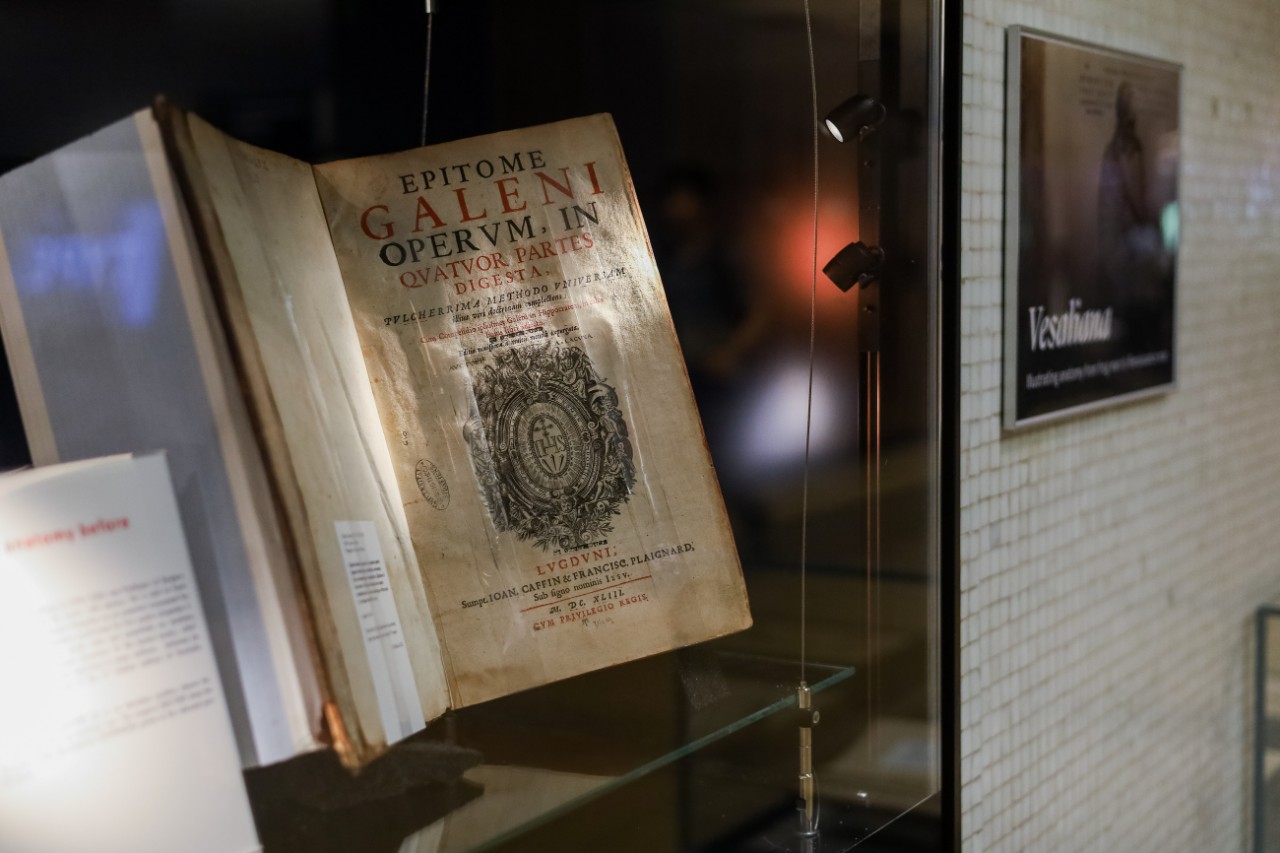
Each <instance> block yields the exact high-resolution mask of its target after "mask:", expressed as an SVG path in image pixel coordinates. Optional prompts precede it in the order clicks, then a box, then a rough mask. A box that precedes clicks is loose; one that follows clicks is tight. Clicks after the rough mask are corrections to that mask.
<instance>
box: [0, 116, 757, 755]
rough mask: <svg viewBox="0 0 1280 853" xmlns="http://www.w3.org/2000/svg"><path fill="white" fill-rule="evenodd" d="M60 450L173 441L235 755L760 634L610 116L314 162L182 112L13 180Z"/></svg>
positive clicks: (273, 751)
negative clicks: (753, 625)
mask: <svg viewBox="0 0 1280 853" xmlns="http://www.w3.org/2000/svg"><path fill="white" fill-rule="evenodd" d="M0 329H2V330H3V334H4V339H5V345H6V349H7V352H8V355H9V360H10V364H11V365H12V367H13V372H14V380H15V385H16V387H17V388H18V394H19V400H20V404H21V407H22V413H23V421H24V424H25V427H26V430H27V434H28V440H29V442H30V444H31V447H32V453H33V456H34V457H35V459H36V461H37V463H47V462H54V461H60V460H69V459H79V458H85V457H88V456H96V455H102V454H105V453H112V452H121V451H145V450H154V449H165V450H167V451H168V452H169V454H170V464H171V467H172V470H173V476H174V479H175V483H176V486H177V490H178V494H179V501H180V505H181V508H182V512H183V520H184V525H185V527H186V529H187V537H188V540H189V542H190V546H191V549H192V555H193V561H194V562H195V565H196V569H197V575H198V579H199V583H200V586H201V596H202V599H203V600H204V602H205V604H206V609H207V610H208V612H209V621H210V631H211V637H212V641H213V643H214V646H215V649H216V651H217V652H218V661H219V666H220V669H221V674H222V677H223V681H224V684H225V685H226V691H227V694H228V701H229V704H230V706H231V711H232V716H233V720H234V722H235V724H236V729H237V734H238V736H239V743H240V747H241V752H242V758H243V760H244V761H245V763H246V764H254V763H267V762H271V761H275V760H279V759H282V758H287V757H289V756H290V755H293V754H295V753H297V752H299V751H303V750H307V749H312V748H315V747H316V746H317V745H318V744H322V743H332V744H333V745H334V746H335V747H336V748H337V749H338V750H339V752H340V754H341V755H342V757H343V760H344V761H345V762H347V763H348V764H349V765H353V766H356V765H359V764H362V763H365V762H367V761H368V760H370V759H371V758H373V757H374V756H376V755H377V754H379V753H380V752H381V751H383V750H385V748H386V746H387V745H388V744H389V743H392V742H394V741H396V740H399V739H401V738H403V737H406V736H407V735H409V734H411V733H413V732H414V731H417V730H419V729H421V728H422V727H423V726H424V725H425V723H426V722H428V721H430V720H432V719H433V718H435V717H437V716H439V715H440V714H442V713H443V712H444V711H445V710H446V709H448V708H450V707H461V706H465V705H470V704H473V703H476V702H482V701H484V700H486V699H490V698H493V697H497V696H501V695H504V694H507V693H511V692H514V691H518V690H523V689H526V688H529V687H533V686H536V685H539V684H543V683H546V682H549V681H553V680H556V679H561V678H566V677H569V676H572V675H575V674H578V673H582V672H586V671H588V670H592V669H596V668H600V667H604V666H609V665H613V664H617V663H621V662H624V661H628V660H632V659H635V658H637V657H641V656H644V655H650V654H654V653H657V652H661V651H664V650H668V649H672V648H676V647H679V646H682V645H687V644H690V643H694V642H698V641H701V640H705V639H708V638H711V637H715V636H719V635H722V634H725V633H728V632H731V631H735V630H739V629H742V628H745V627H746V626H747V625H749V624H750V616H749V613H748V610H747V602H746V595H745V590H744V586H743V583H742V577H741V570H740V567H739V564H738V559H737V556H736V552H735V550H734V547H733V541H732V537H731V534H730V531H729V525H728V523H727V519H726V516H725V512H724V506H723V502H722V500H721V497H720V494H719V489H718V486H717V483H716V479H715V475H714V472H713V470H712V467H711V463H710V459H709V457H708V455H707V451H706V447H705V444H704V442H703V439H702V433H701V427H700V424H699V421H698V416H697V412H696V409H695V407H694V404H693V398H692V395H691V393H690V390H689V384H688V380H687V377H686V375H685V371H684V366H683V362H682V361H681V358H680V353H679V348H678V345H677V342H676V339H675V334H674V331H673V328H672V325H671V321H670V316H669V314H668V311H667V307H666V302H665V300H664V297H663V294H662V288H661V285H660V283H659V280H658V275H657V271H656V269H655V267H654V262H653V256H652V253H651V251H650V248H649V244H648V240H647V237H646V234H645V231H644V226H643V223H642V222H641V219H640V213H639V209H638V208H637V206H636V202H635V196H634V192H633V188H632V185H631V181H630V178H629V176H628V173H627V169H626V164H625V161H624V159H623V156H622V151H621V147H620V145H619V142H618V139H617V135H616V132H615V131H614V128H613V124H612V121H611V120H610V119H609V117H608V116H603V115H600V116H592V117H588V118H582V119H575V120H571V121H565V122H559V123H555V124H549V125H543V126H540V127H535V128H530V129H527V130H520V131H511V132H506V133H498V134H493V135H490V136H485V137H479V138H476V139H470V140H464V141H459V142H453V143H447V144H443V145H436V146H432V147H429V148H423V149H419V150H415V151H408V152H403V153H399V154H390V155H386V156H380V157H370V158H366V159H359V160H349V161H345V162H337V163H330V164H326V165H323V166H317V167H312V166H310V165H307V164H305V163H301V162H298V161H295V160H292V159H290V158H288V157H284V156H281V155H278V154H273V153H271V152H268V151H263V150H261V149H258V148H254V147H252V146H249V145H245V144H243V143H240V142H237V141H235V140H233V139H230V138H228V137H226V136H225V135H223V134H221V133H219V132H218V131H216V130H214V129H213V128H212V127H210V126H209V125H207V124H206V123H204V122H202V121H201V120H199V119H198V118H196V117H194V116H191V115H188V114H184V113H181V112H179V111H177V110H174V109H172V108H167V107H165V106H163V105H162V106H160V107H157V108H156V110H154V111H152V110H149V111H143V112H140V113H138V114H137V115H135V116H133V117H132V118H131V119H127V120H125V121H122V122H120V123H117V124H115V125H112V126H110V127H108V128H106V129H104V130H102V131H100V132H99V133H97V134H95V135H93V136H91V137H88V138H86V139H84V140H81V141H79V142H77V143H75V144H73V145H70V146H68V147H67V148H65V149H62V150H61V151H59V152H56V153H54V154H52V155H50V156H48V157H46V158H44V159H42V160H39V161H37V162H36V163H33V164H31V165H29V166H27V167H24V168H22V169H19V170H17V171H16V172H13V173H11V174H10V175H7V176H5V177H4V178H0Z"/></svg>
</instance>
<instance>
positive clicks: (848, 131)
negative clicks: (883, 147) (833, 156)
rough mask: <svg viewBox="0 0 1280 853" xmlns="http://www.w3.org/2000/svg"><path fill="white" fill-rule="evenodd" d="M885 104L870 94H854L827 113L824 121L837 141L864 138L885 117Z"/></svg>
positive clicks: (828, 130)
mask: <svg viewBox="0 0 1280 853" xmlns="http://www.w3.org/2000/svg"><path fill="white" fill-rule="evenodd" d="M885 112H886V111H885V108H884V104H882V103H880V102H879V101H877V100H876V99H875V98H872V97H870V96H869V95H854V96H853V97H851V98H848V99H846V100H844V101H843V102H841V103H840V105H839V106H837V107H836V108H835V109H834V110H832V111H831V112H829V113H827V117H826V119H825V120H824V123H825V124H826V126H827V132H828V133H830V134H831V135H832V136H834V137H835V139H836V142H844V141H845V140H847V139H854V138H857V139H862V138H863V137H864V136H866V135H867V134H868V133H870V132H871V131H873V130H875V129H876V128H877V127H878V126H879V125H880V122H882V121H884V117H885Z"/></svg>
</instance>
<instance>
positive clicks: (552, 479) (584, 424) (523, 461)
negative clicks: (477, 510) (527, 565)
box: [464, 342, 636, 551]
mask: <svg viewBox="0 0 1280 853" xmlns="http://www.w3.org/2000/svg"><path fill="white" fill-rule="evenodd" d="M473 383H474V384H473V393H474V401H475V402H474V405H475V409H474V410H473V412H472V417H471V420H470V421H469V422H468V423H467V426H466V429H465V430H464V435H465V437H466V440H467V444H468V445H469V447H470V448H471V462H472V465H473V466H474V468H475V472H476V478H477V480H478V482H479V483H480V491H481V494H482V496H483V497H484V502H485V506H486V507H487V508H488V510H489V517H490V518H492V519H493V523H494V526H496V527H497V528H498V530H500V531H503V532H507V531H514V532H515V533H516V535H517V536H519V537H520V538H521V539H525V540H529V539H532V540H533V541H534V542H536V543H537V544H538V546H539V547H541V548H542V549H543V550H544V551H547V550H553V549H558V550H561V551H572V550H577V549H580V548H586V547H589V546H590V545H593V544H600V543H601V542H603V541H605V537H606V535H607V534H608V533H611V532H612V531H613V516H614V515H616V514H617V513H618V511H619V509H620V508H621V506H622V504H624V503H625V502H626V501H627V500H629V499H630V496H631V487H632V486H633V485H634V484H635V476H636V475H635V462H634V460H633V459H632V452H631V442H630V440H629V439H628V437H627V424H626V421H624V420H623V417H622V412H621V411H620V410H619V409H618V392H617V391H615V390H614V388H613V387H612V386H610V385H608V384H606V383H605V382H604V381H603V380H602V379H601V378H600V376H599V375H598V374H597V373H596V370H595V368H594V366H593V365H592V364H591V359H590V358H589V357H588V356H587V354H586V352H584V351H583V350H581V349H579V348H578V347H575V346H570V345H556V344H552V343H550V342H548V343H540V344H535V345H532V346H525V347H513V348H510V349H504V350H499V351H498V352H497V353H496V354H495V355H493V356H490V357H489V359H488V360H487V362H486V363H485V364H484V365H483V367H481V368H480V369H479V370H478V371H476V373H475V374H474V379H473Z"/></svg>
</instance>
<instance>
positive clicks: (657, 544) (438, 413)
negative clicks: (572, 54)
mask: <svg viewBox="0 0 1280 853" xmlns="http://www.w3.org/2000/svg"><path fill="white" fill-rule="evenodd" d="M316 175H317V185H318V186H319V189H320V195H321V199H322V201H323V203H324V207H325V211H326V214H327V215H328V219H329V227H330V231H331V233H332V235H333V242H334V247H335V249H336V252H337V257H338V263H339V266H340V267H341V269H342V274H343V278H344V280H345V282H346V287H347V294H348V298H349V300H350V303H351V309H352V313H353V315H354V318H355V322H356V326H357V331H358V334H359V336H360V341H361V344H362V347H363V349H364V354H365V359H366V363H367V365H368V369H369V375H370V379H371V381H372V383H373V389H374V396H375V399H376V401H377V404H378V408H379V411H380V413H381V416H382V422H383V428H384V431H385V434H386V437H387V443H388V445H389V446H390V449H391V453H392V456H393V459H394V463H395V468H396V476H397V481H398V483H399V487H400V492H401V496H402V498H403V500H404V501H405V510H406V514H407V516H408V521H409V528H410V532H411V536H412V539H413V544H414V547H415V550H416V551H417V555H418V561H419V563H420V565H421V567H422V571H423V573H424V575H425V578H426V581H427V583H428V585H429V586H430V590H431V599H432V607H433V610H434V612H435V618H436V622H437V627H438V629H439V631H440V637H441V644H442V646H443V647H444V651H445V655H446V667H447V668H448V670H449V675H450V687H451V690H452V694H453V698H454V701H455V703H456V704H459V705H466V704H471V703H473V702H477V701H482V700H484V699H488V698H491V697H494V696H498V695H502V694H505V693H509V692H512V691H514V690H519V689H523V688H525V687H530V686H533V685H536V684H540V683H542V682H545V681H551V680H554V679H558V678H564V677H566V676H569V675H573V674H576V673H579V672H583V671H586V670H589V669H594V668H597V667H601V666H607V665H610V664H614V663H619V662H622V661H626V660H630V659H632V658H636V657H640V656H642V655H647V654H653V653H655V652H659V651H663V650H666V649H670V648H674V647H676V646H680V645H686V644H689V643H693V642H697V641H700V640H703V639H707V638H709V637H713V636H718V635H720V634H724V633H727V632H729V631H733V630H737V629H740V628H743V627H746V626H747V625H748V624H749V622H750V618H749V615H748V613H747V608H746V598H745V592H744V589H743V584H742V577H741V571H740V568H739V565H738V559H737V555H736V552H735V550H734V547H733V542H732V538H731V535H730V533H729V528H728V523H727V519H726V517H725V514H724V507H723V502H722V500H721V498H720V493H719V487H718V485H717V483H716V479H715V475H714V472H713V470H712V467H711V462H710V459H709V457H708V455H707V451H706V447H705V444H704V442H703V438H702V432H701V425H700V423H699V420H698V416H697V412H696V410H695V408H694V405H693V399H692V395H691V393H690V391H689V385H688V379H687V377H686V374H685V371H684V364H683V361H682V359H681V357H680V353H679V348H678V345H677V343H676V339H675V334H674V331H673V328H672V325H671V320H670V316H669V314H668V311H667V307H666V301H665V299H664V296H663V293H662V286H661V283H660V282H659V280H658V276H657V271H656V269H655V267H654V263H653V257H652V254H651V252H650V248H649V243H648V238H647V236H646V234H645V232H644V227H643V224H642V222H641V221H640V215H639V210H638V208H637V207H636V205H635V200H634V193H633V190H632V186H631V181H630V177H629V175H628V173H627V170H626V165H625V162H624V160H623V157H622V152H621V147H620V145H619V142H618V139H617V135H616V132H615V131H614V129H613V123H612V120H611V119H610V118H609V117H608V116H606V115H598V116H592V117H589V118H583V119H575V120H571V121H565V122H559V123H556V124H550V125H543V126H540V127H535V128H531V129H527V130H520V131H510V132H505V133H498V134H493V135H491V136H485V137H480V138H476V139H471V140H463V141H459V142H454V143H448V144H444V145H438V146H434V147H430V148H425V149H420V150H417V151H409V152H404V153H401V154H393V155H387V156H383V157H373V158H368V159H364V160H355V161H346V162H341V163H334V164H329V165H326V166H321V167H318V168H317V169H316Z"/></svg>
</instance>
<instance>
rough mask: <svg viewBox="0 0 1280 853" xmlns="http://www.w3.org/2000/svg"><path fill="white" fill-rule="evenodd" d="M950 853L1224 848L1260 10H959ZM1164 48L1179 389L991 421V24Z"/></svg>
mask: <svg viewBox="0 0 1280 853" xmlns="http://www.w3.org/2000/svg"><path fill="white" fill-rule="evenodd" d="M965 6H966V7H967V8H966V13H965V24H964V29H965V55H964V64H965V77H964V143H963V161H964V166H963V170H964V171H963V234H962V239H963V258H962V277H963V285H962V287H963V291H962V293H963V295H962V317H961V322H962V329H963V345H962V346H963V356H962V357H963V368H962V369H963V376H962V391H963V402H962V406H961V417H962V420H963V426H962V453H963V457H962V462H961V465H962V498H961V503H962V509H961V529H962V537H963V539H962V558H963V574H962V579H961V605H960V607H961V673H962V675H961V678H962V683H961V695H962V700H961V730H962V731H961V756H962V757H961V775H962V783H963V787H962V790H961V803H962V811H963V815H962V833H963V837H964V844H965V850H966V851H968V853H978V851H1024V850H1025V851H1036V853H1039V851H1067V853H1080V851H1105V852H1106V853H1131V851H1170V852H1171V853H1173V852H1175V851H1176V852H1177V853H1180V851H1196V852H1197V853H1199V851H1219V850H1222V851H1240V850H1245V849H1247V847H1248V845H1249V844H1250V843H1251V840H1250V824H1249V820H1250V816H1251V809H1250V805H1249V792H1250V789H1249V785H1250V776H1249V772H1250V764H1249V760H1248V749H1249V746H1250V741H1251V738H1252V731H1251V726H1250V724H1249V721H1248V716H1247V714H1248V710H1247V709H1248V706H1249V702H1250V698H1251V694H1250V690H1251V681H1252V669H1251V666H1252V642H1251V639H1252V638H1251V633H1250V631H1251V624H1252V622H1251V618H1252V612H1253V608H1254V606H1255V605H1256V604H1258V603H1259V602H1261V601H1264V600H1266V599H1269V598H1271V597H1274V596H1277V595H1280V0H1043V1H1042V2H1026V1H1025V0H965ZM1009 24H1025V25H1029V26H1033V27H1037V28H1040V29H1044V30H1048V31H1051V32H1055V33H1061V34H1064V35H1068V36H1074V37H1077V38H1081V39H1085V40H1088V41H1092V42H1097V43H1101V44H1104V45H1109V46H1113V47H1117V48H1121V49H1125V50H1129V51H1133V52H1137V53H1142V54H1146V55H1150V56H1156V57H1161V58H1164V59H1169V60H1173V61H1175V62H1179V63H1182V64H1183V65H1184V66H1185V70H1184V76H1183V157H1184V160H1183V172H1182V184H1181V198H1182V213H1183V220H1182V222H1183V225H1182V231H1183V244H1182V251H1181V257H1180V275H1179V287H1180V293H1179V304H1178V310H1179V318H1178V359H1179V362H1178V369H1179V385H1180V387H1179V389H1178V390H1177V392H1176V393H1174V394H1172V395H1170V396H1168V397H1164V398H1161V399H1157V400H1155V401H1150V402H1143V403H1137V404H1133V405H1129V406H1126V407H1123V408H1119V409H1112V410H1109V411H1106V412H1103V413H1099V414H1095V415H1091V416H1086V417H1080V418H1076V419H1073V420H1069V421H1065V422H1062V423H1060V424H1058V425H1054V426H1048V427H1044V428H1040V429H1035V430H1032V431H1030V432H1027V433H1025V434H1019V435H1016V436H1013V435H1008V436H1006V435H1002V433H1001V428H1000V405H1001V401H1000V382H1001V340H1000V332H1001V316H1002V312H1001V302H1002V294H1001V265H1002V250H1001V240H1002V206H1003V202H1002V192H1003V188H1002V180H1003V179H1002V164H1003V131H1004V115H1003V101H1004V94H1003V93H1004V79H1005V78H1004V28H1005V26H1006V25H1009Z"/></svg>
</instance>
